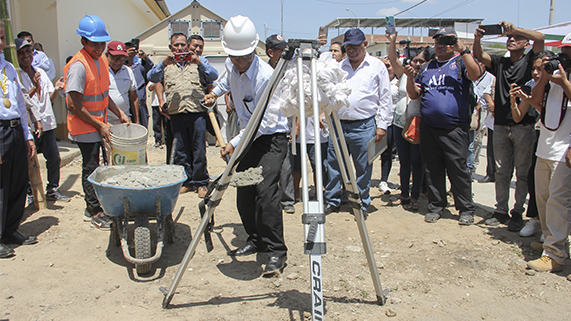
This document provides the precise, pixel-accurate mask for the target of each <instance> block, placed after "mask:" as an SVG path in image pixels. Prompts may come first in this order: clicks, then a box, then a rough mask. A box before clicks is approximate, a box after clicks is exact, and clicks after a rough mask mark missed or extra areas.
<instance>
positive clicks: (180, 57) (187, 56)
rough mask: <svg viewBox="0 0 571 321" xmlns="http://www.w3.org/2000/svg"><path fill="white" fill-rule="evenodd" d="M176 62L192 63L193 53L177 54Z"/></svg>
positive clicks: (175, 55) (175, 56)
mask: <svg viewBox="0 0 571 321" xmlns="http://www.w3.org/2000/svg"><path fill="white" fill-rule="evenodd" d="M174 60H176V61H191V60H192V52H176V53H175V54H174Z"/></svg>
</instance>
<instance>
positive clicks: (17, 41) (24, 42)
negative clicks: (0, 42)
mask: <svg viewBox="0 0 571 321" xmlns="http://www.w3.org/2000/svg"><path fill="white" fill-rule="evenodd" d="M14 43H15V44H16V51H18V50H20V49H22V48H24V47H25V46H31V45H32V43H31V42H29V41H28V40H26V39H22V38H16V39H14Z"/></svg>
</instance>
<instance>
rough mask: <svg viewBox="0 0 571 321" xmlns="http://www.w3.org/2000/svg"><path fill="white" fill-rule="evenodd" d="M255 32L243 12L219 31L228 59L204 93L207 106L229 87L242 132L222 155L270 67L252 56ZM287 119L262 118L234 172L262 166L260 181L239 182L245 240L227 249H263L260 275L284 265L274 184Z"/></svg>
mask: <svg viewBox="0 0 571 321" xmlns="http://www.w3.org/2000/svg"><path fill="white" fill-rule="evenodd" d="M258 41H259V37H258V34H257V33H256V28H255V27H254V24H253V23H252V21H251V20H250V19H249V18H247V17H243V16H235V17H232V18H230V20H228V23H226V26H225V27H224V32H223V36H222V47H223V48H224V51H225V52H226V53H227V54H228V55H229V57H228V59H226V63H225V66H226V71H227V72H226V73H225V75H224V77H222V79H221V80H220V81H219V83H218V85H217V86H216V88H214V90H213V91H212V92H211V93H210V94H208V95H205V96H204V99H205V102H206V104H207V105H213V104H214V101H215V100H216V98H218V97H219V96H222V95H223V94H225V93H226V92H228V91H231V92H232V98H233V100H234V104H235V106H236V113H237V115H238V118H239V122H240V129H241V130H240V133H239V134H238V135H237V136H236V137H234V138H232V139H231V140H230V142H229V143H228V145H226V147H225V149H223V150H222V152H221V153H222V155H225V154H228V155H230V156H232V153H233V152H234V148H235V147H236V146H237V145H238V142H239V141H240V139H241V137H242V134H243V132H244V128H245V127H246V124H247V123H248V121H249V120H250V117H251V116H252V114H253V113H254V109H255V108H256V105H257V104H258V101H259V100H260V99H261V96H262V93H263V91H264V89H265V88H266V86H267V84H268V81H269V80H270V77H271V75H272V73H273V72H274V70H273V69H272V67H270V65H268V64H267V63H265V62H264V61H262V60H261V59H260V58H258V56H256V53H255V49H256V46H257V44H258ZM287 131H288V126H287V119H286V118H285V117H283V116H282V115H281V114H279V115H278V122H277V125H276V126H275V127H272V128H270V127H269V126H268V125H267V120H266V116H264V118H263V119H262V121H261V123H260V126H259V128H258V132H257V134H256V137H255V140H254V142H253V143H252V146H251V147H250V149H249V150H248V152H247V154H246V155H245V156H244V157H243V158H242V161H240V163H239V165H238V167H237V168H236V171H244V170H246V169H248V168H252V167H258V166H262V168H263V170H262V175H263V177H264V179H263V181H262V182H261V183H260V184H258V185H256V186H248V187H238V188H237V192H236V203H237V206H238V212H239V213H240V218H241V219H242V223H243V225H244V229H245V230H246V233H248V240H247V242H246V245H245V246H243V247H240V248H238V249H236V250H234V251H232V252H231V253H230V254H231V255H233V256H244V255H250V254H254V253H256V252H265V253H266V254H267V255H268V262H267V264H266V266H265V268H264V272H263V275H264V276H268V275H272V274H275V273H278V272H280V271H281V270H282V269H283V267H284V266H285V261H286V257H287V256H286V254H287V247H286V245H285V242H284V236H283V220H282V209H281V205H280V199H281V191H280V189H279V187H278V181H279V178H280V169H281V166H282V163H283V161H284V159H285V157H286V154H287V136H286V132H287Z"/></svg>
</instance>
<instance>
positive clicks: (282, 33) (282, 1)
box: [280, 0, 285, 38]
mask: <svg viewBox="0 0 571 321" xmlns="http://www.w3.org/2000/svg"><path fill="white" fill-rule="evenodd" d="M281 3H282V29H281V33H280V36H282V37H284V38H285V36H284V0H281Z"/></svg>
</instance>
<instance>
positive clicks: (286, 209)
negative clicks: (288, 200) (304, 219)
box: [283, 205, 295, 214]
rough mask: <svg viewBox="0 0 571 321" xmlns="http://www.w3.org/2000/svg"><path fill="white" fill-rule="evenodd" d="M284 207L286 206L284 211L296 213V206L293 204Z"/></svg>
mask: <svg viewBox="0 0 571 321" xmlns="http://www.w3.org/2000/svg"><path fill="white" fill-rule="evenodd" d="M283 208H284V212H286V213H288V214H293V213H295V207H293V205H285V206H284V207H283Z"/></svg>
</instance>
